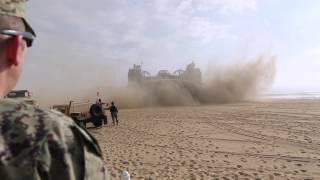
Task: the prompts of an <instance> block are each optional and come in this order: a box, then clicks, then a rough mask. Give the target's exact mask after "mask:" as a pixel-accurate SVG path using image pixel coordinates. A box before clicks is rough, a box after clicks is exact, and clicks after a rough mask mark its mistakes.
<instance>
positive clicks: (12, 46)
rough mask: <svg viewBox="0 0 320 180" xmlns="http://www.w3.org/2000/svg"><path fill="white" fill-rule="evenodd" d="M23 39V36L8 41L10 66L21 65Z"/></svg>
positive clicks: (7, 51)
mask: <svg viewBox="0 0 320 180" xmlns="http://www.w3.org/2000/svg"><path fill="white" fill-rule="evenodd" d="M22 41H23V40H22V37H21V36H13V37H11V38H9V39H8V44H7V49H6V55H7V57H6V58H7V60H8V63H9V65H14V66H17V65H19V63H20V59H21V58H20V54H19V53H20V52H21V46H20V44H21V43H22Z"/></svg>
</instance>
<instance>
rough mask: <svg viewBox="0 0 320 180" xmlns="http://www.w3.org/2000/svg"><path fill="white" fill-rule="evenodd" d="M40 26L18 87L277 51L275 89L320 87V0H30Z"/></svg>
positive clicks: (78, 83)
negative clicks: (133, 66)
mask: <svg viewBox="0 0 320 180" xmlns="http://www.w3.org/2000/svg"><path fill="white" fill-rule="evenodd" d="M27 9H28V11H27V19H28V21H29V23H30V24H31V25H32V27H33V28H34V30H35V31H36V33H37V38H36V40H35V42H34V45H33V47H32V48H31V49H29V55H28V58H27V61H26V68H25V69H24V73H23V77H22V79H21V80H20V82H19V84H18V88H20V89H30V90H31V91H35V92H44V91H45V92H47V93H48V94H52V93H54V92H55V91H60V92H63V91H64V90H66V89H70V88H77V89H81V88H84V86H85V87H90V86H91V87H93V86H96V85H97V84H106V82H107V83H114V84H117V83H118V84H121V83H120V82H125V81H126V79H127V71H128V69H129V68H130V67H131V66H132V65H133V64H142V65H143V68H144V69H146V70H148V71H149V72H151V73H156V72H157V71H158V70H160V69H168V70H170V71H174V70H176V69H181V68H183V67H185V66H186V65H187V64H189V63H190V62H192V61H194V62H195V63H196V64H197V65H198V66H199V67H200V68H201V69H202V70H203V71H205V70H206V67H207V66H209V65H212V64H233V63H239V62H247V61H250V60H254V59H255V58H257V57H260V56H265V57H269V56H274V57H276V67H277V74H276V78H275V81H274V84H273V86H272V88H271V89H272V90H274V91H320V33H319V32H320V23H319V22H320V13H319V12H320V1H318V0H308V1H301V0H281V1H279V0H93V1H84V0H77V1H74V0H64V1H53V0H47V1H36V0H31V1H29V2H28V5H27Z"/></svg>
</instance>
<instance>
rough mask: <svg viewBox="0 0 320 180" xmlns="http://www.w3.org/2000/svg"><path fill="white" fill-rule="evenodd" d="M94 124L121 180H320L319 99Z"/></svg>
mask: <svg viewBox="0 0 320 180" xmlns="http://www.w3.org/2000/svg"><path fill="white" fill-rule="evenodd" d="M108 118H109V119H108V121H109V125H107V126H105V127H103V128H100V129H93V128H92V129H90V132H92V134H93V135H94V136H95V137H96V138H97V140H98V141H99V143H100V146H101V149H102V151H103V155H104V160H105V164H106V166H107V168H108V170H109V172H110V174H111V175H112V176H113V177H114V178H115V179H119V177H120V175H121V173H122V171H123V170H127V171H128V172H129V173H130V174H131V177H132V179H320V129H319V127H320V101H316V100H277V101H264V102H244V103H234V104H221V105H210V106H189V107H165V108H145V109H128V110H121V109H120V112H119V119H120V124H119V126H116V127H113V126H112V125H111V123H110V121H111V118H110V116H108Z"/></svg>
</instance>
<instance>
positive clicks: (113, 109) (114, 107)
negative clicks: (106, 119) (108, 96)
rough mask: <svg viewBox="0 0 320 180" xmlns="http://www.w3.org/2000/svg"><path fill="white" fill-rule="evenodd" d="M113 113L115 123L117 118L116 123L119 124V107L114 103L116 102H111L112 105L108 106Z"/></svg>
mask: <svg viewBox="0 0 320 180" xmlns="http://www.w3.org/2000/svg"><path fill="white" fill-rule="evenodd" d="M108 109H109V110H110V113H111V118H112V123H113V125H115V122H114V120H116V123H117V125H118V108H117V107H116V106H115V105H114V102H111V106H110V107H109V108H108Z"/></svg>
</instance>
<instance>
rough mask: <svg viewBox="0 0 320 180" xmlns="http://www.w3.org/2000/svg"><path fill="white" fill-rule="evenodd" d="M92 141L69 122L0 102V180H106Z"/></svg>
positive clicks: (98, 149) (31, 107) (63, 117)
mask: <svg viewBox="0 0 320 180" xmlns="http://www.w3.org/2000/svg"><path fill="white" fill-rule="evenodd" d="M107 174H108V173H107V172H106V169H105V168H104V163H103V160H102V155H101V150H100V148H99V146H98V144H97V142H96V140H95V139H94V138H93V137H92V136H91V135H90V134H89V133H88V132H86V131H85V130H84V129H82V128H80V127H79V126H77V125H76V124H75V123H74V122H73V121H72V120H71V119H70V118H68V117H66V116H64V115H63V114H61V113H58V112H55V111H44V110H41V109H38V108H35V107H33V106H29V105H26V104H24V103H17V102H13V101H8V100H5V101H4V100H1V101H0V177H1V179H24V180H29V179H30V180H31V179H32V180H33V179H61V180H64V179H65V180H76V179H87V180H91V179H92V180H93V179H94V180H100V179H101V180H104V179H109V176H107Z"/></svg>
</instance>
